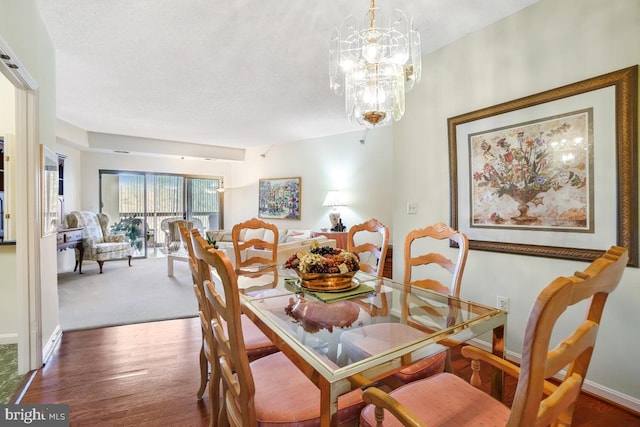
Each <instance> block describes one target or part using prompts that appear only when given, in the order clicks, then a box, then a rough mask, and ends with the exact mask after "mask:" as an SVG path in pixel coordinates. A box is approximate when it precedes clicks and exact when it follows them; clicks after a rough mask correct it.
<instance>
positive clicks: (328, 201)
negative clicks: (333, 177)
mask: <svg viewBox="0 0 640 427" xmlns="http://www.w3.org/2000/svg"><path fill="white" fill-rule="evenodd" d="M322 206H331V208H332V209H331V212H329V221H331V231H344V230H345V229H346V227H345V226H344V225H343V224H342V220H341V219H340V212H339V211H338V209H337V208H338V206H346V205H345V204H344V203H343V202H342V199H341V197H340V191H338V190H330V191H328V192H327V196H326V197H325V198H324V202H323V203H322Z"/></svg>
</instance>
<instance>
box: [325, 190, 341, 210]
mask: <svg viewBox="0 0 640 427" xmlns="http://www.w3.org/2000/svg"><path fill="white" fill-rule="evenodd" d="M322 206H331V207H335V206H344V203H343V202H342V199H341V198H340V192H339V191H338V190H331V191H329V192H328V193H327V197H325V198H324V202H323V203H322Z"/></svg>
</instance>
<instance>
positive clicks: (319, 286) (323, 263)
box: [284, 246, 360, 291]
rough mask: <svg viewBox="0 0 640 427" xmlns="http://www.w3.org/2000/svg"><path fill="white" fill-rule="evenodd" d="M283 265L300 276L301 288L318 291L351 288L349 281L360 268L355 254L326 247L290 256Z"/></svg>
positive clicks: (314, 248)
mask: <svg viewBox="0 0 640 427" xmlns="http://www.w3.org/2000/svg"><path fill="white" fill-rule="evenodd" d="M284 265H285V267H286V268H291V269H293V270H294V271H295V272H296V273H297V274H298V276H300V279H301V280H302V286H304V287H305V288H308V289H311V290H320V291H338V290H343V289H348V288H350V287H352V284H351V279H352V278H353V275H354V274H355V273H356V271H358V269H359V268H360V264H359V262H358V257H357V256H356V255H355V254H353V253H351V252H348V251H344V250H342V249H336V248H331V247H328V246H320V247H312V248H311V249H310V250H309V251H308V252H306V251H301V252H298V253H296V254H294V255H291V257H290V258H289V259H288V260H287V261H286V262H285V264H284Z"/></svg>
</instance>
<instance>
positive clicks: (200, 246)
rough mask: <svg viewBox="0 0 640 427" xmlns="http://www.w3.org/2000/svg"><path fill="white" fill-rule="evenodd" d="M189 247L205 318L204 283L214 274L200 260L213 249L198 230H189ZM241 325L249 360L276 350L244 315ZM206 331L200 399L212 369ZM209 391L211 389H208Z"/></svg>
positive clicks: (207, 315)
mask: <svg viewBox="0 0 640 427" xmlns="http://www.w3.org/2000/svg"><path fill="white" fill-rule="evenodd" d="M191 247H192V249H193V253H194V258H195V261H196V262H195V268H194V270H193V273H194V274H195V283H194V291H195V293H196V297H197V299H198V310H199V311H201V312H203V315H204V316H206V317H207V318H210V317H212V316H213V313H210V311H211V310H210V307H209V304H208V303H206V302H205V301H204V299H203V298H204V295H205V291H204V283H205V282H206V281H209V282H214V280H215V279H214V274H213V273H212V271H211V268H210V266H209V264H207V263H206V262H205V261H203V260H202V257H203V254H205V253H207V251H209V250H212V249H214V248H213V246H211V245H210V244H209V243H208V242H207V241H206V240H205V239H204V238H203V237H202V236H201V235H200V232H199V231H198V230H195V229H193V230H191ZM241 327H242V328H243V329H244V331H245V332H244V337H245V340H246V343H245V348H246V351H247V357H248V358H249V360H256V359H259V358H260V357H263V356H266V355H268V354H272V353H275V352H276V351H278V347H276V346H275V344H273V342H271V340H269V338H267V336H266V335H264V334H263V333H262V331H260V329H258V327H257V326H256V325H255V324H254V323H253V322H251V320H249V319H248V318H247V317H246V316H242V318H241ZM206 333H207V331H206V330H205V329H203V330H202V334H203V337H202V344H203V345H202V348H201V350H200V388H199V389H198V399H201V398H202V396H203V395H204V390H205V388H206V385H207V382H208V381H209V380H210V378H209V377H210V371H213V364H212V363H213V361H212V360H211V356H212V354H213V353H211V350H209V354H208V355H207V349H206V345H207V342H206ZM214 388H215V387H214ZM210 392H211V390H210Z"/></svg>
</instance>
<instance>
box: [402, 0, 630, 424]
mask: <svg viewBox="0 0 640 427" xmlns="http://www.w3.org/2000/svg"><path fill="white" fill-rule="evenodd" d="M638 40H640V2H638V1H637V0H563V1H556V0H541V1H540V2H538V3H536V4H534V5H533V6H531V7H529V8H527V9H525V10H523V11H521V12H520V13H518V14H516V15H513V16H511V17H509V18H507V19H505V20H503V21H500V22H498V23H496V24H494V25H492V26H490V27H488V28H486V29H483V30H481V31H479V32H477V33H474V34H471V35H469V36H468V37H466V38H464V39H462V40H460V41H458V42H456V43H454V44H452V45H450V46H447V47H445V48H443V49H441V50H439V51H437V52H435V53H433V54H431V55H428V56H426V57H424V58H423V74H422V82H421V83H420V84H419V85H418V86H417V87H416V88H415V89H414V91H413V92H412V93H410V94H409V95H408V98H407V113H406V114H405V117H404V118H403V119H402V121H400V122H399V123H398V124H397V125H396V126H395V129H394V140H395V141H396V143H395V144H394V176H393V182H394V186H395V192H394V199H393V207H394V211H393V225H394V228H395V237H394V239H393V241H394V247H395V250H394V261H395V262H394V275H395V276H396V277H400V274H401V269H402V266H401V261H400V260H401V259H402V257H403V254H402V244H401V243H402V241H403V238H404V236H405V235H406V233H407V232H409V231H410V230H411V229H413V228H417V227H422V226H424V225H427V224H431V223H434V222H436V221H447V222H448V221H449V206H450V205H449V203H450V199H449V197H450V193H449V190H450V189H449V185H448V183H449V157H448V148H449V147H448V135H447V119H448V118H449V117H453V116H456V115H460V114H464V113H467V112H471V111H474V110H477V109H480V108H484V107H489V106H492V105H496V104H498V103H501V102H506V101H510V100H513V99H516V98H520V97H523V96H526V95H531V94H534V93H538V92H541V91H544V90H547V89H552V88H555V87H558V86H561V85H564V84H568V83H572V82H577V81H580V80H583V79H587V78H590V77H595V76H598V75H600V74H604V73H607V72H610V71H614V70H618V69H621V68H625V67H628V66H631V65H634V64H637V63H639V62H640V50H638V48H637V43H638ZM636 167H637V165H636ZM409 201H413V202H417V204H418V214H417V215H407V214H406V213H405V211H404V206H405V205H406V203H407V202H409ZM614 243H615V242H611V244H614ZM585 266H586V263H583V262H572V261H563V260H557V259H549V258H537V257H528V256H520V255H508V254H499V253H492V252H481V251H471V253H470V254H469V259H468V261H467V267H466V270H465V274H464V279H463V285H462V292H461V295H462V298H463V299H470V300H474V301H478V302H480V303H484V304H487V305H492V306H494V305H495V303H496V296H497V295H503V296H507V297H509V298H510V299H511V312H510V313H509V324H508V329H507V341H506V342H507V348H508V350H509V351H511V352H515V353H517V354H520V352H521V348H522V339H523V331H524V328H525V322H526V318H527V316H528V313H529V309H530V307H531V304H532V302H533V300H534V299H535V297H536V296H537V294H538V292H539V291H540V290H541V289H542V288H543V287H544V286H545V285H546V284H548V283H549V282H550V281H551V280H552V279H553V278H555V277H557V276H559V275H568V274H571V273H573V272H574V271H575V270H582V269H584V267H585ZM639 284H640V270H638V269H636V268H627V270H626V271H625V275H624V277H623V279H622V282H621V284H620V286H619V288H618V289H617V290H616V292H615V293H614V294H612V295H611V297H610V298H609V300H608V303H607V307H606V309H605V312H604V316H603V324H602V328H601V331H600V334H599V336H598V345H597V346H596V349H595V352H594V355H593V359H592V363H591V367H590V370H589V375H588V381H592V382H594V383H597V385H599V387H600V388H599V389H598V390H597V391H598V392H599V393H600V394H604V395H605V396H606V397H609V398H612V399H614V400H616V399H618V400H620V399H622V400H623V402H624V403H625V404H627V405H628V404H631V405H633V407H634V409H635V410H637V411H639V410H640V382H639V379H640V368H638V362H637V361H638V360H640V342H639V341H638V340H637V339H635V337H636V336H637V335H638V334H637V327H638V325H639V324H640V314H639V313H640V311H638V307H640V288H639ZM583 315H584V314H583V313H582V312H580V313H576V312H572V313H571V315H570V316H569V317H570V318H573V319H576V320H577V319H581V318H582V317H583ZM587 388H589V385H587ZM607 388H608V389H607ZM620 394H623V395H626V396H622V397H620V396H619V395H620ZM625 399H626V400H625Z"/></svg>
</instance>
